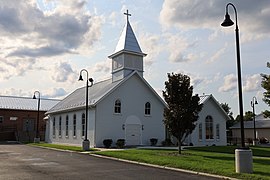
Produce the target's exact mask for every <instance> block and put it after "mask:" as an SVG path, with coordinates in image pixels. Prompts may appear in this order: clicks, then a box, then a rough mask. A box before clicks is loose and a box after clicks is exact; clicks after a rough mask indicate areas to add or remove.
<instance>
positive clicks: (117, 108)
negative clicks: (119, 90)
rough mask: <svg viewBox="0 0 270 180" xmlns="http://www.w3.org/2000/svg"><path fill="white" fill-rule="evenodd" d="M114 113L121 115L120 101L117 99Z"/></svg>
mask: <svg viewBox="0 0 270 180" xmlns="http://www.w3.org/2000/svg"><path fill="white" fill-rule="evenodd" d="M114 113H116V114H120V113H121V101H120V100H119V99H117V100H116V101H115V103H114Z"/></svg>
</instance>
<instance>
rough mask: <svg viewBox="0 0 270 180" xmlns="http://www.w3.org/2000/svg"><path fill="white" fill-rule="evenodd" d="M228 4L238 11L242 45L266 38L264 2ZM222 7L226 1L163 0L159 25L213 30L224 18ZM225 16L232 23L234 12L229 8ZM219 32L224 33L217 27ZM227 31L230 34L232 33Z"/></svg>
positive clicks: (249, 0)
mask: <svg viewBox="0 0 270 180" xmlns="http://www.w3.org/2000/svg"><path fill="white" fill-rule="evenodd" d="M231 2H232V3H233V4H234V5H235V6H236V8H237V10H238V11H237V12H238V20H239V28H240V29H241V35H243V38H242V40H243V42H244V41H250V40H256V39H261V38H263V37H269V36H270V35H269V28H270V24H269V16H270V8H269V2H268V1H267V0H261V1H254V0H245V2H244V3H243V2H241V1H237V0H232V1H231ZM225 6H226V2H224V1H216V0H204V1H199V0H196V1H189V0H181V1H178V0H164V2H163V6H162V10H161V12H160V22H161V24H162V26H163V28H165V29H168V28H170V27H177V28H180V29H181V30H189V29H201V28H205V29H213V30H216V29H217V28H219V27H220V23H221V22H222V21H223V19H224V15H225ZM229 13H230V14H231V17H232V20H234V12H233V9H232V8H231V7H229ZM220 29H223V30H224V31H225V29H224V28H221V27H220ZM230 32H231V33H233V31H230ZM214 36H215V35H214ZM211 38H213V37H211Z"/></svg>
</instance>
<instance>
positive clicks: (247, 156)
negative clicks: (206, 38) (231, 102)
mask: <svg viewBox="0 0 270 180" xmlns="http://www.w3.org/2000/svg"><path fill="white" fill-rule="evenodd" d="M229 6H232V7H233V9H234V12H235V20H236V24H235V35H236V56H237V58H236V59H237V72H238V96H239V112H240V128H241V148H240V149H236V150H235V170H236V172H237V173H252V171H253V170H252V161H253V160H252V151H251V150H250V149H249V148H245V132H244V121H243V97H242V80H241V63H240V45H239V29H238V22H237V11H236V8H235V6H234V5H233V4H232V3H228V4H227V5H226V14H225V20H224V21H223V23H221V26H224V27H228V26H232V25H233V24H234V22H233V21H232V20H231V18H230V15H229V14H228V7H229Z"/></svg>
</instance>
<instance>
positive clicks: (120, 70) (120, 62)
mask: <svg viewBox="0 0 270 180" xmlns="http://www.w3.org/2000/svg"><path fill="white" fill-rule="evenodd" d="M124 15H126V16H127V22H126V25H125V27H124V29H123V31H122V33H121V36H120V38H119V41H118V43H117V46H116V48H115V51H114V53H113V54H112V55H110V56H109V58H111V59H112V81H113V82H115V81H118V80H120V79H123V78H125V77H127V76H128V75H129V74H130V73H132V72H134V71H137V72H138V74H139V75H140V76H141V77H143V57H144V56H146V54H145V53H143V52H142V50H141V48H140V45H139V43H138V41H137V39H136V36H135V34H134V32H133V30H132V28H131V25H130V23H129V16H131V14H129V13H128V10H127V11H126V12H125V13H124Z"/></svg>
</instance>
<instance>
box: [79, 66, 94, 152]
mask: <svg viewBox="0 0 270 180" xmlns="http://www.w3.org/2000/svg"><path fill="white" fill-rule="evenodd" d="M83 71H84V72H86V78H87V80H86V87H85V88H86V95H85V101H86V105H85V136H84V140H83V144H82V146H83V150H84V151H88V150H89V148H90V142H89V140H88V139H87V127H88V126H87V123H88V119H87V118H88V87H91V86H92V85H93V82H94V80H93V79H92V78H88V71H87V70H86V69H82V70H81V72H80V77H79V81H83V78H82V72H83ZM88 81H89V82H90V83H91V85H90V86H89V85H88Z"/></svg>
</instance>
